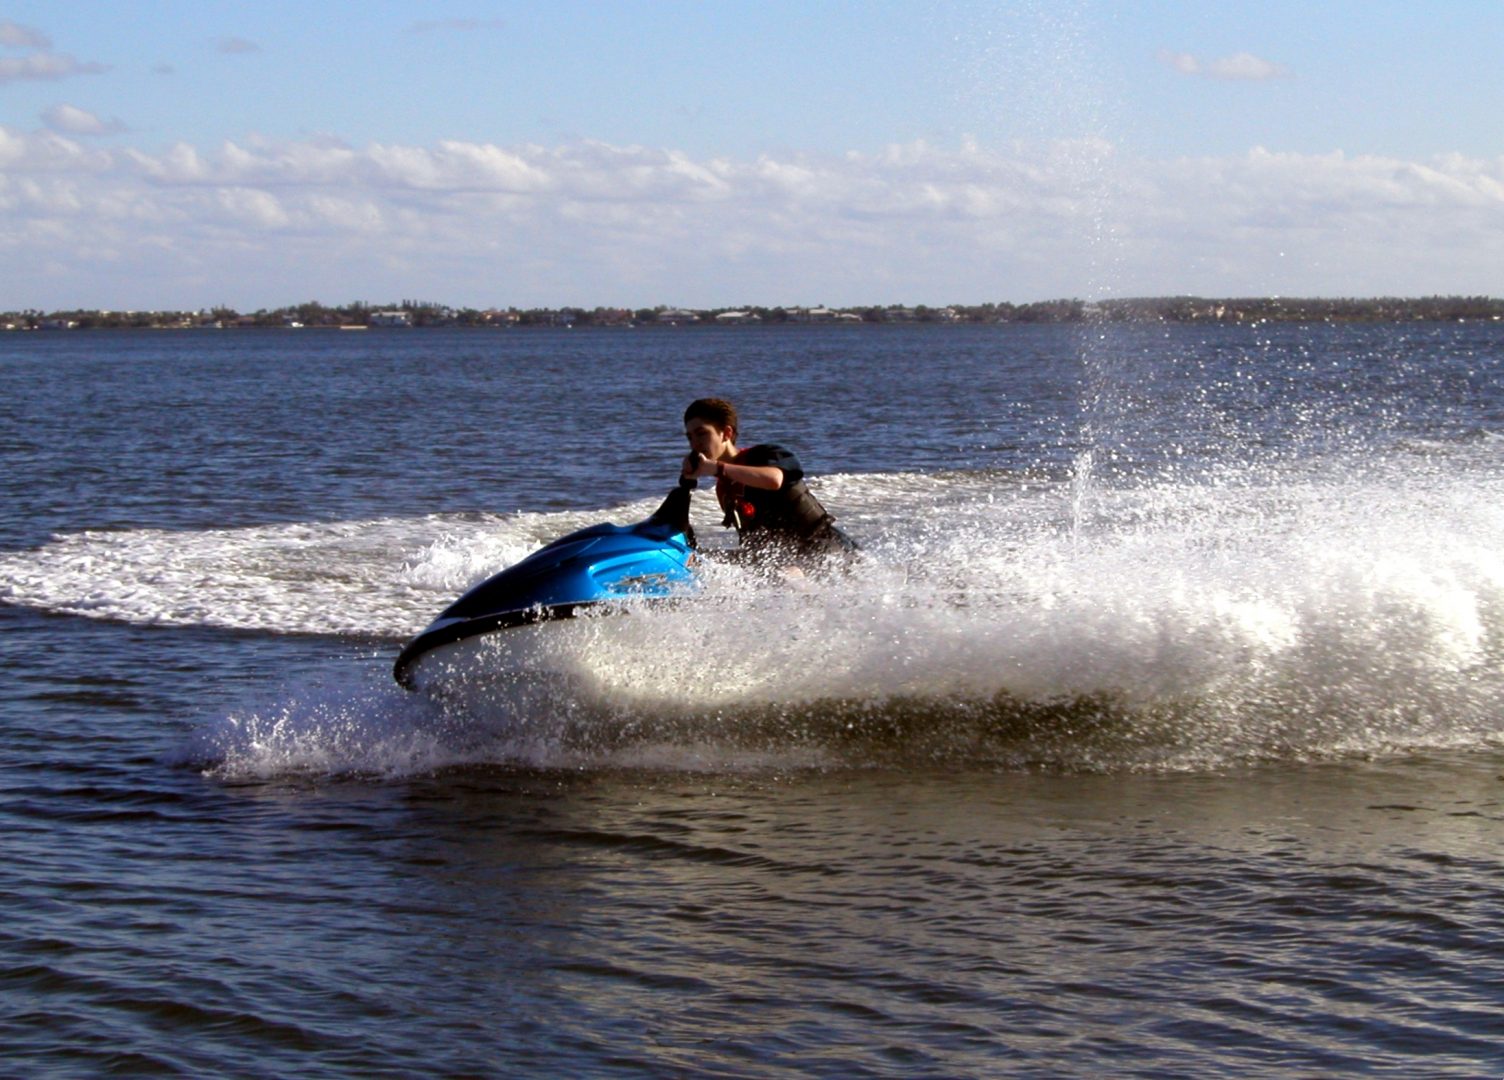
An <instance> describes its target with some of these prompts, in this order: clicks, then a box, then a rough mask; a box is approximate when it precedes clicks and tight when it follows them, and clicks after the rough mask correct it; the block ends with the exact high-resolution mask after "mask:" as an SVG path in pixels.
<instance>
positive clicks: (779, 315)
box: [0, 296, 1504, 330]
mask: <svg viewBox="0 0 1504 1080" xmlns="http://www.w3.org/2000/svg"><path fill="white" fill-rule="evenodd" d="M1417 320H1418V321H1447V322H1451V321H1456V320H1491V321H1504V299H1495V298H1492V297H1487V296H1428V297H1420V298H1403V297H1374V298H1367V299H1324V298H1309V299H1301V298H1289V297H1263V298H1244V299H1221V300H1213V299H1206V298H1203V297H1196V296H1170V297H1150V298H1138V299H1112V300H1099V301H1092V302H1088V301H1083V300H1043V301H1037V302H1034V303H1027V304H1014V303H1008V302H999V303H985V304H952V305H949V306H945V307H930V306H927V305H924V304H918V305H914V306H908V305H903V304H887V305H872V306H867V305H859V306H856V307H846V308H827V307H823V306H816V307H762V306H756V305H754V306H749V307H744V308H710V309H701V310H688V309H684V308H671V307H668V306H666V305H659V306H658V307H652V308H637V309H628V308H606V307H595V308H585V307H560V308H515V307H508V308H485V309H479V308H464V307H461V308H456V307H451V306H449V305H447V304H443V303H440V302H437V301H431V300H403V301H401V302H400V303H395V304H389V305H385V306H379V305H373V304H368V303H365V302H363V301H356V302H353V303H350V304H345V305H342V306H326V305H324V304H322V303H319V302H318V301H316V300H311V301H309V302H307V303H303V304H292V305H289V306H287V307H281V308H275V309H272V310H268V309H265V308H263V309H261V310H258V311H254V312H240V311H237V310H235V309H233V308H231V307H228V306H219V307H214V308H206V309H201V310H197V311H95V310H72V311H69V310H59V311H38V310H30V309H29V310H25V311H11V312H4V313H0V330H38V329H102V328H108V329H189V328H207V327H213V328H239V327H346V328H355V327H370V326H413V327H428V326H470V327H526V326H581V327H584V326H643V325H670V324H671V325H676V326H686V325H697V326H715V325H721V324H742V323H767V324H785V323H823V322H839V323H1082V322H1157V323H1233V324H1236V323H1264V322H1332V323H1336V322H1344V323H1346V322H1397V321H1417Z"/></svg>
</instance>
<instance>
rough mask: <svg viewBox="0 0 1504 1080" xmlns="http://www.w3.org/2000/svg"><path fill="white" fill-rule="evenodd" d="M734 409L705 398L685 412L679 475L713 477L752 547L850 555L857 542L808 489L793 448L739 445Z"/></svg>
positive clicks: (732, 521) (747, 547)
mask: <svg viewBox="0 0 1504 1080" xmlns="http://www.w3.org/2000/svg"><path fill="white" fill-rule="evenodd" d="M736 434H737V416H736V407H735V406H734V405H732V404H731V402H729V401H726V400H725V399H723V398H700V399H699V400H697V401H693V402H691V403H690V405H689V408H688V409H686V410H684V435H685V437H686V438H687V439H689V446H690V451H689V454H688V455H687V456H686V457H685V458H684V464H683V466H682V468H681V469H680V475H681V476H682V477H684V478H686V479H691V478H692V479H709V478H710V477H715V496H716V500H717V501H718V502H719V503H720V504H721V509H722V510H724V511H725V512H726V519H725V521H723V522H722V524H723V525H732V526H735V527H736V533H737V536H738V537H739V539H740V541H741V548H742V550H744V551H748V552H766V551H781V552H787V553H791V554H795V555H832V554H848V553H850V552H853V551H855V550H856V543H855V542H854V541H853V540H852V539H851V538H850V537H849V536H847V535H846V534H845V533H844V532H842V531H841V530H840V529H839V528H837V527H836V524H835V520H834V519H833V518H832V517H831V516H830V514H829V513H828V512H827V511H826V509H825V507H823V506H821V505H820V503H819V501H818V500H817V499H816V498H815V497H814V495H812V494H811V493H810V490H809V488H808V487H807V486H806V485H805V483H804V469H803V468H802V467H801V466H800V464H799V459H798V458H796V457H795V456H794V455H793V454H792V453H791V452H790V451H788V450H785V449H784V448H783V447H781V446H774V445H772V444H770V443H759V444H757V445H756V446H749V447H747V448H746V449H745V450H739V449H737V446H736Z"/></svg>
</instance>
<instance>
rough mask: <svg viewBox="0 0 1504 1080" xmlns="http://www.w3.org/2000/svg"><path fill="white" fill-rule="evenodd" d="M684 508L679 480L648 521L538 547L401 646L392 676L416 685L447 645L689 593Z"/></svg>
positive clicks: (691, 575)
mask: <svg viewBox="0 0 1504 1080" xmlns="http://www.w3.org/2000/svg"><path fill="white" fill-rule="evenodd" d="M688 513H689V491H688V488H687V487H681V488H679V489H677V490H676V491H674V492H673V493H671V494H670V495H669V497H668V499H667V500H665V502H664V504H663V506H662V507H660V508H659V509H658V511H657V512H656V513H655V514H654V515H653V516H652V517H650V518H648V519H647V520H646V521H643V522H640V523H639V524H636V525H593V526H590V527H589V528H586V529H580V530H579V531H577V532H573V533H570V534H569V535H567V536H563V537H560V538H559V539H558V540H555V541H553V542H552V543H551V544H548V545H547V546H545V547H543V548H540V549H539V550H538V551H535V552H533V553H532V554H531V555H529V556H528V557H527V558H525V559H523V560H522V561H521V562H519V563H516V564H514V565H512V566H509V567H507V568H506V569H505V570H502V571H501V572H500V573H498V574H496V575H494V576H492V577H490V578H487V579H486V580H485V581H483V582H481V583H480V584H479V585H476V586H475V587H474V588H472V589H470V590H469V591H468V592H466V593H465V594H464V595H463V596H461V597H460V598H459V599H458V600H456V601H455V602H454V603H452V604H450V605H449V607H447V608H445V609H444V610H443V611H442V612H440V613H439V616H438V618H436V619H435V620H434V621H433V622H432V623H431V624H430V625H429V626H428V628H427V629H426V630H424V631H423V632H422V633H421V634H419V635H418V636H417V637H415V638H413V639H412V641H410V642H409V643H408V644H407V646H406V647H405V648H404V649H403V650H402V652H401V654H400V655H399V656H398V657H397V662H396V663H395V664H394V665H393V668H392V675H393V677H394V678H395V679H396V680H397V682H398V683H399V684H401V685H402V686H404V687H406V688H407V689H416V688H417V679H416V675H415V672H416V669H417V666H418V664H419V663H420V662H421V661H422V660H423V658H424V657H425V656H427V655H428V654H429V653H432V652H433V651H434V650H436V649H440V648H442V647H444V646H446V645H452V644H454V643H455V642H459V641H464V640H466V639H469V638H475V637H480V636H482V635H485V634H492V633H498V632H503V631H507V630H512V629H515V628H517V627H524V626H531V625H535V624H537V623H543V622H548V621H550V620H557V619H568V618H572V617H575V616H577V615H580V614H584V613H587V612H589V613H591V614H594V613H596V612H597V611H599V610H600V609H603V608H606V609H609V608H611V607H612V606H616V607H621V608H623V609H625V608H627V607H629V606H630V605H632V604H633V603H638V602H643V601H648V602H652V601H654V600H656V599H666V598H669V597H674V596H682V595H685V594H686V593H689V592H692V591H693V590H694V588H695V584H696V582H695V571H694V567H693V559H694V533H693V530H692V529H691V528H690V526H689V521H688Z"/></svg>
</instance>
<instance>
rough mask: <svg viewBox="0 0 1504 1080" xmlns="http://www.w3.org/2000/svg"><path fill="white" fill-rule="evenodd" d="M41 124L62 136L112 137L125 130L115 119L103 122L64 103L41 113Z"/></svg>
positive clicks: (83, 110)
mask: <svg viewBox="0 0 1504 1080" xmlns="http://www.w3.org/2000/svg"><path fill="white" fill-rule="evenodd" d="M42 123H44V124H46V125H47V126H48V127H49V128H51V129H52V130H53V131H56V132H59V133H60V134H63V135H113V134H116V133H118V132H122V131H124V130H126V128H125V124H123V123H122V122H121V121H120V120H119V119H117V118H113V117H112V118H111V119H109V120H103V119H101V118H99V117H98V116H96V115H94V114H93V113H91V112H89V111H88V110H87V109H80V108H78V107H76V106H73V105H68V104H65V103H64V104H58V105H54V106H52V107H51V108H50V109H48V110H46V111H45V112H43V113H42Z"/></svg>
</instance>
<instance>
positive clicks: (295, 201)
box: [0, 110, 1504, 307]
mask: <svg viewBox="0 0 1504 1080" xmlns="http://www.w3.org/2000/svg"><path fill="white" fill-rule="evenodd" d="M80 111H81V110H80ZM0 236H6V237H7V239H6V241H5V247H6V250H7V258H6V259H4V260H0V264H3V266H0V295H3V296H6V297H7V298H8V303H9V304H11V305H14V304H18V303H19V304H22V305H23V306H24V305H28V304H30V305H34V306H39V307H62V306H73V305H78V304H91V303H97V304H99V305H100V306H122V305H125V304H126V303H127V301H129V306H140V307H150V306H163V305H190V306H196V305H199V304H201V303H206V302H218V301H220V300H229V301H230V302H232V303H236V304H239V305H241V306H260V305H263V304H276V303H283V302H287V301H288V299H289V298H290V297H306V296H314V295H317V296H320V297H321V298H326V299H330V300H334V299H340V298H350V297H355V296H365V297H369V298H372V299H378V298H383V297H390V296H397V295H404V294H408V293H411V291H412V289H414V288H418V287H419V286H421V289H420V291H423V292H425V294H428V295H435V296H441V297H443V298H445V299H450V300H453V301H454V302H457V303H475V304H492V303H503V304H505V303H517V304H541V303H564V302H574V303H623V304H632V305H634V306H635V305H637V304H649V303H657V302H660V301H667V300H669V299H673V300H674V301H675V302H685V303H694V304H707V305H708V304H716V303H746V302H768V303H787V302H795V301H798V300H804V301H809V302H814V301H822V302H827V303H859V302H876V301H878V300H882V301H883V302H888V301H895V300H908V301H911V302H925V303H930V302H949V301H953V300H983V299H1013V300H1028V299H1038V298H1042V297H1051V296H1088V295H1099V294H1117V295H1146V294H1163V293H1200V294H1203V295H1247V294H1270V293H1280V294H1284V295H1298V294H1306V295H1360V294H1374V293H1385V294H1432V293H1450V292H1463V293H1490V294H1495V295H1497V294H1501V293H1504V159H1487V160H1480V159H1469V158H1463V157H1461V156H1458V155H1452V156H1448V157H1443V158H1436V159H1429V160H1425V161H1408V160H1403V159H1396V158H1384V157H1378V156H1360V157H1351V156H1347V155H1343V154H1340V153H1338V154H1324V155H1304V154H1284V153H1276V152H1271V151H1266V150H1262V149H1255V150H1253V151H1250V152H1249V153H1247V154H1243V155H1238V156H1231V157H1217V158H1187V159H1179V160H1164V161H1155V160H1143V159H1134V158H1128V157H1124V156H1122V155H1121V154H1119V152H1118V151H1117V150H1116V148H1114V147H1113V146H1111V145H1110V144H1107V143H1105V142H1102V141H1100V140H1083V141H1079V142H1060V143H1055V144H1051V145H1049V146H1043V147H1035V148H1032V149H1027V148H1025V149H1020V148H1016V147H1015V148H1009V149H1007V150H989V149H986V148H983V147H980V146H978V145H977V144H976V143H975V142H972V141H967V142H965V143H963V144H962V145H961V146H960V147H959V148H955V149H950V148H944V147H937V146H933V145H929V144H925V143H911V144H906V145H903V146H895V147H891V148H888V149H887V150H885V151H882V152H879V153H873V154H856V153H852V154H846V155H842V156H815V155H782V156H775V155H768V154H765V155H763V156H761V157H758V158H756V159H752V160H745V161H738V160H731V159H722V158H711V159H700V158H694V157H691V156H689V155H687V154H684V153H682V152H678V151H672V150H665V149H657V148H651V147H642V146H613V145H609V144H604V143H598V142H578V143H570V144H565V145H558V146H536V145H524V146H512V147H502V146H497V145H493V144H487V143H475V142H462V141H443V142H439V143H436V144H433V145H430V146H411V145H390V144H376V145H369V146H365V147H351V146H348V145H345V144H343V143H341V142H339V141H338V140H334V139H329V138H318V139H310V140H302V141H296V142H288V143H276V142H268V141H260V140H247V141H243V142H226V143H224V144H222V145H221V146H219V147H218V148H214V149H210V150H201V149H199V148H197V147H194V146H191V145H189V144H186V143H180V144H177V145H175V146H172V147H169V148H167V149H165V150H163V151H160V152H156V153H148V152H145V151H142V150H140V149H138V148H123V149H115V150H110V149H99V148H88V147H86V146H85V145H84V144H82V143H80V142H78V141H76V140H75V139H71V138H68V137H66V135H65V134H62V133H59V132H55V131H54V132H39V133H30V134H28V133H21V132H18V131H15V130H13V129H7V128H3V127H0ZM104 247H108V248H109V249H110V250H111V251H115V252H119V253H121V255H120V258H121V259H123V260H125V263H126V264H128V266H126V268H125V269H120V268H119V264H116V263H112V264H111V266H114V267H116V268H115V269H110V267H103V266H101V265H97V264H96V262H93V261H91V260H94V259H95V258H96V257H97V255H98V252H99V251H100V250H102V249H103V248H104ZM42 259H47V260H51V261H53V262H56V263H58V264H60V265H66V266H69V267H71V268H72V271H73V273H72V277H71V280H70V278H69V277H64V278H62V279H60V280H61V281H64V282H69V284H68V286H67V287H69V288H71V289H73V290H75V291H73V292H70V293H68V294H66V295H64V294H49V295H40V294H34V293H33V292H31V291H29V290H35V289H39V288H43V287H47V288H61V287H64V286H62V285H56V284H54V285H47V283H46V282H45V281H40V280H34V279H33V278H30V277H28V276H27V275H25V274H24V273H23V272H22V271H21V269H20V268H21V267H23V266H25V265H27V264H28V260H42ZM186 267H196V268H198V270H196V271H195V273H201V274H202V277H203V282H204V284H203V285H201V286H200V285H196V284H195V280H197V279H194V278H192V276H191V275H189V276H185V274H187V270H186V269H185V268H186ZM105 275H110V276H109V277H108V280H106V278H105ZM115 275H118V276H115ZM211 286H212V288H211ZM408 286H410V287H408ZM200 288H202V289H205V290H209V291H207V292H200V291H198V290H199V289H200ZM110 289H113V290H115V291H114V292H110V291H108V290H110ZM78 290H84V292H83V293H80V292H79V291H78ZM88 290H94V291H92V292H91V291H88ZM101 290H103V291H101ZM122 292H128V294H129V295H121V293H122Z"/></svg>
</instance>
